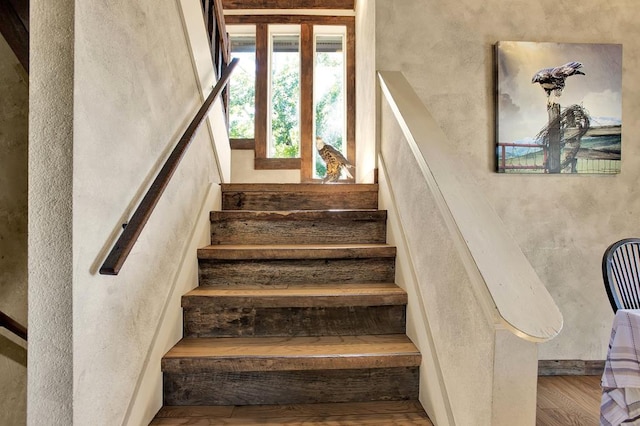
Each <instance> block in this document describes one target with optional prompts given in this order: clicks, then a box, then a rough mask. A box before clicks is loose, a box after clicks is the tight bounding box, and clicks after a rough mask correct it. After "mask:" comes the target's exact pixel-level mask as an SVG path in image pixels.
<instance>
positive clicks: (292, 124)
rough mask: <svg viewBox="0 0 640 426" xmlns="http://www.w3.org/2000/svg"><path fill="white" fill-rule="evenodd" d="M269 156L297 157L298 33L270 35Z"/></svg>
mask: <svg viewBox="0 0 640 426" xmlns="http://www.w3.org/2000/svg"><path fill="white" fill-rule="evenodd" d="M270 95H271V96H270V98H271V108H270V110H271V114H270V123H271V125H270V136H269V153H268V156H269V157H273V158H296V157H300V35H299V34H272V36H271V87H270Z"/></svg>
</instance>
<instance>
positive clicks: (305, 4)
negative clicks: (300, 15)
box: [222, 0, 355, 10]
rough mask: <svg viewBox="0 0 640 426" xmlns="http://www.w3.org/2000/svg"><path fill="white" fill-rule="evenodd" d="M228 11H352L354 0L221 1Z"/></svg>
mask: <svg viewBox="0 0 640 426" xmlns="http://www.w3.org/2000/svg"><path fill="white" fill-rule="evenodd" d="M222 5H223V7H224V9H225V10H227V9H229V10H231V9H333V10H340V9H342V10H354V9H355V0H222Z"/></svg>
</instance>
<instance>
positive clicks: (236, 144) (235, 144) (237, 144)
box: [229, 138, 256, 149]
mask: <svg viewBox="0 0 640 426" xmlns="http://www.w3.org/2000/svg"><path fill="white" fill-rule="evenodd" d="M229 146H231V149H256V141H255V139H253V138H252V139H229Z"/></svg>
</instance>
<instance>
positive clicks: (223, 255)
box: [198, 244, 396, 260]
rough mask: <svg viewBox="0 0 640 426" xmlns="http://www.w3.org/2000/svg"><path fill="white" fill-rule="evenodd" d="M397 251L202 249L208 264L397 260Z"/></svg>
mask: <svg viewBox="0 0 640 426" xmlns="http://www.w3.org/2000/svg"><path fill="white" fill-rule="evenodd" d="M395 256H396V248H395V247H393V246H390V245H387V244H308V245H296V244H270V245H258V244H251V245H250V244H228V245H210V246H207V247H203V248H200V249H198V258H199V259H207V260H282V259H364V258H372V257H389V258H395Z"/></svg>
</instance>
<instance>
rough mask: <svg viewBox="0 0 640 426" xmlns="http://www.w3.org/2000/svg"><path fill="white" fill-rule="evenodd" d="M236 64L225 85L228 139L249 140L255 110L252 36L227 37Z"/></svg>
mask: <svg viewBox="0 0 640 426" xmlns="http://www.w3.org/2000/svg"><path fill="white" fill-rule="evenodd" d="M229 41H230V43H231V56H232V57H235V58H238V59H239V61H238V65H237V66H236V69H235V70H234V72H233V75H232V77H231V81H230V82H229V137H230V138H234V139H244V138H246V139H252V138H253V137H254V128H255V125H254V120H255V111H256V102H255V100H256V36H255V35H230V37H229Z"/></svg>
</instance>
